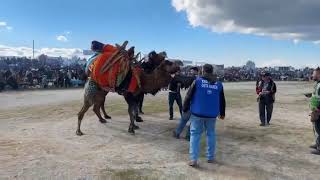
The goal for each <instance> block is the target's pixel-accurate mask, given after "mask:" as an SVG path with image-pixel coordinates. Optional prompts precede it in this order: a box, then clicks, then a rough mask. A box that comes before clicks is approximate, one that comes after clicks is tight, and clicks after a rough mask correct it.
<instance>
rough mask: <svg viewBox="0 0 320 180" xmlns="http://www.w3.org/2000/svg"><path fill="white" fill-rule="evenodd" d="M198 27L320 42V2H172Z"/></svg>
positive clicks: (210, 0) (214, 0)
mask: <svg viewBox="0 0 320 180" xmlns="http://www.w3.org/2000/svg"><path fill="white" fill-rule="evenodd" d="M172 5H173V6H174V7H175V8H176V10H177V11H178V12H180V11H184V12H186V14H187V18H188V20H189V23H190V24H191V25H192V26H194V27H198V26H200V27H205V28H208V29H210V30H212V31H214V32H218V33H228V32H236V33H241V34H254V35H258V36H270V37H272V38H274V39H291V40H294V42H298V41H301V40H304V41H312V42H316V41H320V34H319V31H320V21H319V17H320V1H319V0H308V1H307V0H305V1H304V0H281V1H279V0H266V1H262V0H261V1H259V0H172Z"/></svg>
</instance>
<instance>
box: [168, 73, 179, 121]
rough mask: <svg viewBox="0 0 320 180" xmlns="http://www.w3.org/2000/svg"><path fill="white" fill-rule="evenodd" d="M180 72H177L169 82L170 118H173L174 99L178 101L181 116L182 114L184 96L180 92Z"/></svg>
mask: <svg viewBox="0 0 320 180" xmlns="http://www.w3.org/2000/svg"><path fill="white" fill-rule="evenodd" d="M179 73H180V72H177V73H176V74H175V77H174V78H173V79H172V80H171V82H170V84H169V96H168V101H169V115H170V118H169V120H173V104H174V101H176V102H177V104H178V107H179V112H180V116H182V98H181V94H180V89H181V83H182V82H181V81H180V80H179V79H180V78H179V77H178V76H179Z"/></svg>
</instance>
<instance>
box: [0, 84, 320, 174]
mask: <svg viewBox="0 0 320 180" xmlns="http://www.w3.org/2000/svg"><path fill="white" fill-rule="evenodd" d="M254 88H255V84H254V83H226V84H225V91H226V99H227V112H226V115H227V118H226V120H224V121H218V123H217V136H218V141H217V156H216V157H217V161H218V163H217V164H214V165H212V164H207V163H206V161H205V156H204V154H205V153H204V151H205V149H204V147H205V145H204V144H203V145H202V147H203V149H202V153H203V155H202V158H201V161H200V166H201V167H200V169H193V168H190V167H188V166H187V165H186V163H187V161H188V149H189V148H188V142H187V141H185V140H184V139H179V140H177V139H174V138H173V137H172V131H173V129H174V128H175V127H176V125H177V123H178V115H177V113H176V115H177V118H176V120H174V121H169V120H168V113H167V112H166V111H167V93H166V92H161V93H160V94H158V95H157V96H156V97H153V96H148V97H146V100H145V106H144V109H145V113H146V115H144V116H143V118H144V120H145V122H143V123H139V126H140V130H137V131H136V135H135V136H132V135H129V134H128V133H127V129H128V125H129V120H128V116H127V114H126V111H127V110H126V108H127V107H126V105H125V102H124V100H123V98H122V97H120V96H118V95H116V94H110V95H108V97H107V104H106V106H107V112H108V113H109V114H110V115H111V116H112V120H109V121H108V123H107V124H100V123H99V121H98V119H97V117H96V116H95V115H94V114H93V112H92V110H91V109H90V110H89V112H88V113H87V114H86V116H85V118H84V121H83V124H82V131H83V132H84V133H85V135H84V136H82V137H79V136H76V135H75V131H76V124H77V118H76V114H77V112H78V111H79V110H80V108H81V105H82V94H83V90H82V89H72V90H48V91H19V92H2V93H0V179H59V180H60V179H80V180H82V179H88V180H89V179H90V180H91V179H319V177H320V171H319V165H320V156H315V155H311V154H310V153H309V152H310V149H309V148H308V146H309V145H311V144H312V143H313V141H314V139H313V134H312V127H311V123H310V121H309V118H308V113H309V111H308V99H307V98H305V97H304V96H303V93H306V92H310V91H311V89H312V84H311V83H304V82H278V91H279V92H278V94H277V97H276V98H277V102H276V104H275V107H274V116H273V120H272V124H271V126H269V127H260V126H259V120H258V114H257V102H256V96H255V94H254V93H255V90H254Z"/></svg>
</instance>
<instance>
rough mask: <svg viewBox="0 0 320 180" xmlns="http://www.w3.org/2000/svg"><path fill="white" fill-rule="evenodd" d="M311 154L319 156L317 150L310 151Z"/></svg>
mask: <svg viewBox="0 0 320 180" xmlns="http://www.w3.org/2000/svg"><path fill="white" fill-rule="evenodd" d="M311 154H314V155H320V150H317V149H315V150H312V151H311Z"/></svg>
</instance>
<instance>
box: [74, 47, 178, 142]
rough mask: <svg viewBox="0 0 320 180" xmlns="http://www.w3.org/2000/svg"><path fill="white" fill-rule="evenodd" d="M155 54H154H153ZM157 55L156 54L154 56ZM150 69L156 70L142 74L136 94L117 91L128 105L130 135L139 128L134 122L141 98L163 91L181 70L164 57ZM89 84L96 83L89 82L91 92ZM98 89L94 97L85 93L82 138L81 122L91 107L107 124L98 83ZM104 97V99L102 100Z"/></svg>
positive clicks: (79, 114)
mask: <svg viewBox="0 0 320 180" xmlns="http://www.w3.org/2000/svg"><path fill="white" fill-rule="evenodd" d="M153 54H154V53H153ZM154 55H155V54H154ZM156 55H157V57H158V58H159V57H161V54H156ZM149 67H150V68H153V69H154V70H153V71H152V72H151V73H146V72H144V71H143V72H142V73H141V75H140V81H141V87H140V88H139V89H138V91H137V92H136V93H131V92H126V91H122V90H121V91H120V90H117V91H116V92H118V93H119V94H122V95H123V96H124V98H125V100H126V102H127V104H128V113H129V117H130V125H129V129H128V132H129V133H130V134H135V131H134V130H135V129H138V128H139V127H138V126H136V125H135V123H134V121H135V120H136V119H137V117H138V104H139V97H141V96H142V95H143V94H148V93H150V94H153V95H155V94H156V93H157V92H158V91H160V90H161V88H163V87H166V86H168V84H169V83H170V81H171V78H172V77H171V74H174V73H175V72H177V71H178V70H179V69H180V68H179V65H177V64H176V63H173V62H170V61H168V60H164V57H163V58H162V60H159V61H156V63H153V64H152V66H149ZM131 68H132V66H131ZM89 83H93V84H94V83H95V82H92V81H89V82H88V83H87V84H86V88H85V89H86V90H88V89H89V90H90V88H89V87H90V85H89ZM94 85H95V86H97V87H98V89H99V90H98V91H96V92H95V93H94V95H93V96H89V95H88V94H87V93H85V96H84V105H83V107H82V109H81V110H80V112H79V113H78V127H77V131H76V134H77V135H79V136H81V135H83V132H82V131H81V129H80V127H81V121H82V119H83V116H84V114H85V113H86V111H87V110H88V109H89V107H90V106H92V105H94V112H95V113H96V115H97V116H98V117H99V121H100V122H101V123H106V120H104V119H103V118H102V117H101V115H100V108H101V107H102V105H101V104H104V100H105V95H103V94H99V93H101V91H100V90H101V88H99V85H98V84H97V83H96V84H94ZM102 96H103V98H102Z"/></svg>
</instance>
